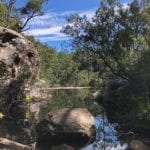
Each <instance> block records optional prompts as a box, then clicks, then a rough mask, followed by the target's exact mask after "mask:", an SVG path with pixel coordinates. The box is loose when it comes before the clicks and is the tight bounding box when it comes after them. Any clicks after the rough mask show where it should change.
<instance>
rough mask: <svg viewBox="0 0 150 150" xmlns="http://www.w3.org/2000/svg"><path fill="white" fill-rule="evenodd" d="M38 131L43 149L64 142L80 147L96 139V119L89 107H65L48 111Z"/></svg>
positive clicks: (39, 143)
mask: <svg viewBox="0 0 150 150" xmlns="http://www.w3.org/2000/svg"><path fill="white" fill-rule="evenodd" d="M36 131H37V136H38V139H37V143H38V144H37V145H38V146H39V147H42V148H43V149H48V148H51V147H53V146H59V145H62V144H67V145H70V146H72V147H74V148H79V147H82V146H85V145H86V144H90V143H92V142H93V141H94V140H95V121H94V117H93V116H92V115H91V113H90V112H89V111H88V110H87V109H84V108H74V109H68V108H64V109H60V110H56V111H53V112H50V113H48V115H47V116H46V117H45V119H43V120H42V121H41V122H40V123H39V124H38V125H37V128H36ZM42 148H41V149H42Z"/></svg>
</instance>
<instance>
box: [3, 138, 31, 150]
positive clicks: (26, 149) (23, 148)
mask: <svg viewBox="0 0 150 150" xmlns="http://www.w3.org/2000/svg"><path fill="white" fill-rule="evenodd" d="M1 146H2V147H4V148H10V149H11V150H32V147H30V146H28V145H24V144H21V143H18V142H15V141H12V140H9V139H6V138H0V147H1Z"/></svg>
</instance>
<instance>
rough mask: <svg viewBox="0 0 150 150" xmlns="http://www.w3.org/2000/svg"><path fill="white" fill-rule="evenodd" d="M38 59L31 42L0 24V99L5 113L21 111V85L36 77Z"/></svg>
mask: <svg viewBox="0 0 150 150" xmlns="http://www.w3.org/2000/svg"><path fill="white" fill-rule="evenodd" d="M38 72H39V58H38V53H37V51H36V49H35V48H34V46H33V44H32V43H31V42H30V41H28V40H27V39H26V38H24V37H23V36H22V35H21V34H19V33H17V32H15V31H12V30H10V29H6V28H3V27H0V85H1V87H0V98H1V105H2V106H1V107H3V110H2V111H3V112H5V114H7V115H9V116H12V117H13V118H17V117H21V116H22V115H23V114H24V110H25V108H24V106H25V105H24V103H25V92H24V88H25V87H26V86H28V85H30V84H31V82H32V81H33V80H34V79H36V77H37V75H38Z"/></svg>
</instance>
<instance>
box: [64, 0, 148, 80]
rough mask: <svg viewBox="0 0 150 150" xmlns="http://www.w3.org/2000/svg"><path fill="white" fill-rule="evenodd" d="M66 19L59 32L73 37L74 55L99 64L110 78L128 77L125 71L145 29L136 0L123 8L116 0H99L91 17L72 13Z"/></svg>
mask: <svg viewBox="0 0 150 150" xmlns="http://www.w3.org/2000/svg"><path fill="white" fill-rule="evenodd" d="M68 23H69V25H67V26H66V27H64V29H63V31H62V32H64V33H66V34H68V35H70V36H72V37H73V44H72V45H73V48H74V49H75V50H76V51H75V55H77V58H81V57H82V58H84V60H85V62H90V63H93V62H95V63H97V64H99V65H100V66H101V67H102V68H104V69H102V70H103V71H105V73H106V72H109V73H108V74H109V77H110V72H111V78H114V77H116V76H117V77H119V78H123V79H126V80H128V79H129V76H130V74H129V71H130V70H131V69H132V67H133V65H134V64H135V63H136V62H137V59H138V58H139V56H140V53H141V50H142V49H143V46H144V39H143V34H145V33H146V25H145V20H144V17H143V15H142V11H141V7H140V5H139V3H138V2H137V1H134V2H132V3H131V4H130V5H129V6H128V7H127V8H124V7H123V5H121V3H119V2H118V1H117V0H103V1H102V2H101V5H100V8H99V9H98V10H97V11H96V13H95V16H94V17H93V18H92V19H91V20H89V19H88V18H87V17H86V16H83V17H81V16H79V15H77V14H76V15H73V16H71V17H70V18H69V19H68ZM79 55H80V56H79ZM100 63H101V64H100Z"/></svg>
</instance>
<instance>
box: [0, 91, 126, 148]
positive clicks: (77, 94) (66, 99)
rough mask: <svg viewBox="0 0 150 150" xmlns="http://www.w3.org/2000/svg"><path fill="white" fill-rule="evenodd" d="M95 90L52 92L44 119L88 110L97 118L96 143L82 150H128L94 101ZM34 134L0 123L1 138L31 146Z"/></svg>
mask: <svg viewBox="0 0 150 150" xmlns="http://www.w3.org/2000/svg"><path fill="white" fill-rule="evenodd" d="M93 92H94V90H89V89H82V90H51V91H50V94H51V95H52V101H51V102H50V103H49V105H47V107H46V108H44V109H43V110H42V111H41V114H40V118H41V119H42V118H43V117H44V116H45V114H46V113H48V112H49V111H52V110H57V109H60V108H87V109H88V110H89V111H90V112H91V113H92V114H93V115H94V117H95V123H96V128H97V137H96V141H95V142H94V143H93V144H91V145H89V146H87V147H85V148H83V149H82V150H126V149H127V144H124V145H121V144H120V141H119V138H118V135H117V134H118V133H117V131H116V130H115V125H114V124H110V123H109V122H108V120H107V117H106V116H105V115H104V113H103V112H104V111H103V109H102V107H101V106H99V105H98V104H96V103H95V102H94V100H93V96H92V93H93ZM33 135H34V134H31V132H30V130H29V132H27V131H23V128H20V123H16V122H11V121H9V120H7V121H4V122H3V121H1V122H0V136H1V137H6V138H9V139H12V140H15V141H18V142H20V143H25V144H29V143H32V142H34V140H35V137H34V136H33Z"/></svg>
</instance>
